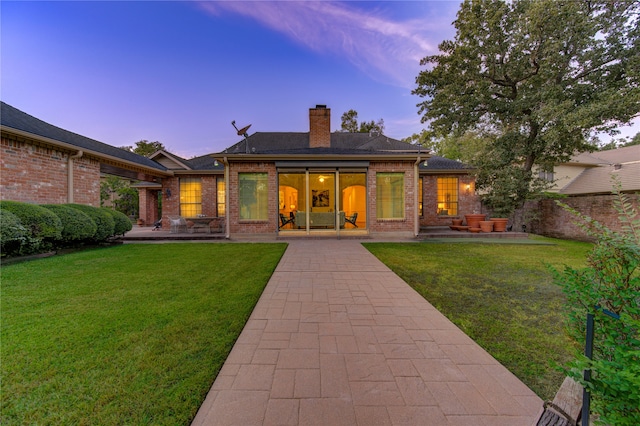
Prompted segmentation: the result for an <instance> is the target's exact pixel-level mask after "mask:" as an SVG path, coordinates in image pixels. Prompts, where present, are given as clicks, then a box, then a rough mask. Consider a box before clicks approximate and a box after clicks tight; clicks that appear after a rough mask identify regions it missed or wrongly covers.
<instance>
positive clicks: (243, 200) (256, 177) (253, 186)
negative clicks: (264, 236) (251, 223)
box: [238, 173, 269, 220]
mask: <svg viewBox="0 0 640 426" xmlns="http://www.w3.org/2000/svg"><path fill="white" fill-rule="evenodd" d="M238 182H239V188H238V191H239V192H238V199H239V202H240V220H268V218H269V209H268V203H267V199H268V175H267V174H266V173H240V174H239V175H238Z"/></svg>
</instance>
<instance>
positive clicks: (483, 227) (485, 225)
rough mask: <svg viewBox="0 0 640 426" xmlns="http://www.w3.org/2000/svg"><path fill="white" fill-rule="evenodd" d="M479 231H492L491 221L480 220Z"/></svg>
mask: <svg viewBox="0 0 640 426" xmlns="http://www.w3.org/2000/svg"><path fill="white" fill-rule="evenodd" d="M480 232H493V222H491V221H490V220H481V221H480Z"/></svg>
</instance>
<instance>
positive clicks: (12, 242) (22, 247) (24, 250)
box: [0, 201, 132, 257]
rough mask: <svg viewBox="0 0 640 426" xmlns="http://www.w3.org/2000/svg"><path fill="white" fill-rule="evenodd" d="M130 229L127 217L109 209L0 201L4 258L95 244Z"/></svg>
mask: <svg viewBox="0 0 640 426" xmlns="http://www.w3.org/2000/svg"><path fill="white" fill-rule="evenodd" d="M131 228H132V225H131V221H130V220H129V218H128V217H127V216H126V215H124V214H123V213H120V212H118V211H115V210H112V209H109V208H106V207H91V206H85V205H82V204H43V205H36V204H28V203H21V202H17V201H0V246H1V247H0V249H1V252H2V256H3V257H4V256H15V255H25V254H35V253H42V252H45V251H50V250H54V249H57V248H64V247H76V246H82V245H86V244H96V243H100V242H104V241H106V240H108V239H109V238H111V237H113V236H116V235H124V233H125V232H127V231H130V230H131Z"/></svg>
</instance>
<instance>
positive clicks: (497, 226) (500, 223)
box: [491, 217, 509, 232]
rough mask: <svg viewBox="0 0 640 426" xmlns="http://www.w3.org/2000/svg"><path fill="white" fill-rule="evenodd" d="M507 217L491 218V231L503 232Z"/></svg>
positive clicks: (505, 227) (505, 228)
mask: <svg viewBox="0 0 640 426" xmlns="http://www.w3.org/2000/svg"><path fill="white" fill-rule="evenodd" d="M508 221H509V219H506V218H495V217H492V218H491V222H493V232H504V231H506V230H507V222H508Z"/></svg>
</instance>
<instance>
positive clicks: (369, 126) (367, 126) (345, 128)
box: [340, 109, 384, 134]
mask: <svg viewBox="0 0 640 426" xmlns="http://www.w3.org/2000/svg"><path fill="white" fill-rule="evenodd" d="M341 120H342V124H341V125H340V131H341V132H349V133H369V132H370V131H372V130H373V131H375V132H377V133H379V134H382V133H383V132H384V120H383V119H382V118H381V119H379V120H378V121H373V120H371V121H363V122H362V123H359V124H358V112H357V111H356V110H354V109H350V110H349V111H347V112H345V113H344V114H342V118H341Z"/></svg>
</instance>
